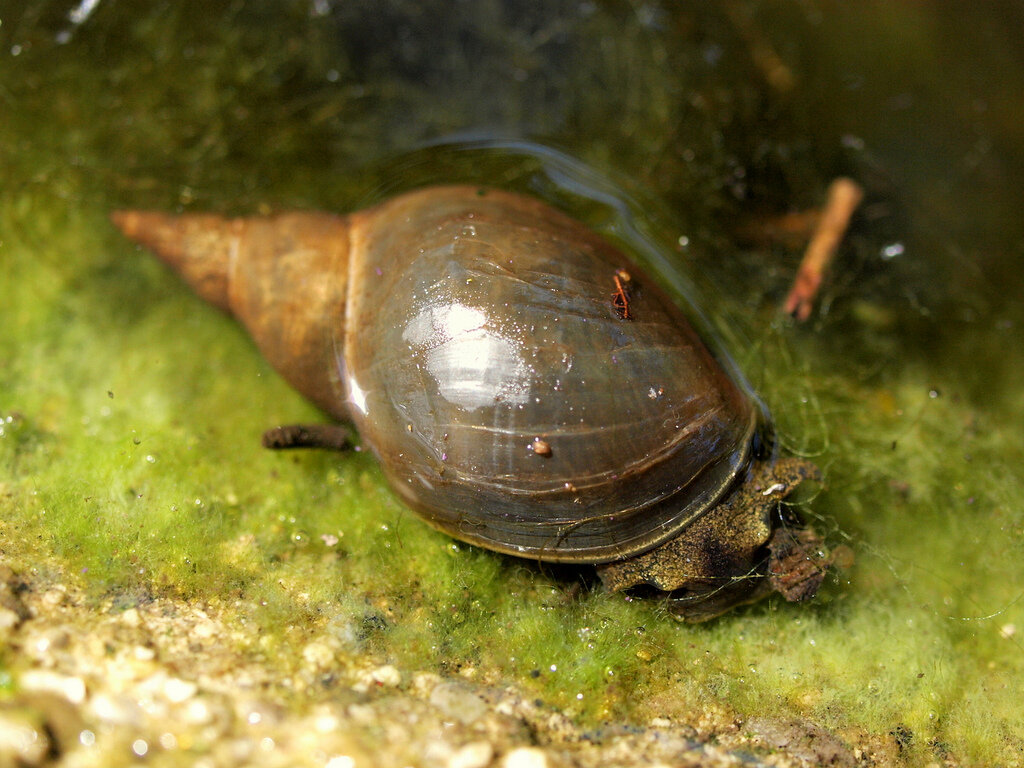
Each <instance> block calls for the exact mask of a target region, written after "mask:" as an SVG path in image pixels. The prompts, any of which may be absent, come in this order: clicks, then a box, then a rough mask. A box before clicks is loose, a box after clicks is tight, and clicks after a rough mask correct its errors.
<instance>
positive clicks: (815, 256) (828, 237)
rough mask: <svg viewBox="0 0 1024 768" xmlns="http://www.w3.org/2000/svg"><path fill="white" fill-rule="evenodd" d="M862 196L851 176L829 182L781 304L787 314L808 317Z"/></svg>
mask: <svg viewBox="0 0 1024 768" xmlns="http://www.w3.org/2000/svg"><path fill="white" fill-rule="evenodd" d="M863 199H864V190H863V188H862V187H861V186H860V184H858V183H857V182H855V181H854V180H853V179H848V178H845V177H840V178H838V179H836V180H835V181H833V182H832V183H831V184H830V185H829V188H828V197H827V199H826V201H825V207H824V209H823V210H822V212H821V218H820V219H819V220H818V225H817V227H815V230H814V235H813V236H812V237H811V242H810V243H809V244H808V245H807V250H806V251H804V257H803V260H802V261H801V262H800V268H799V269H798V270H797V273H796V279H794V281H793V287H792V288H790V290H789V295H788V296H786V302H785V304H784V305H783V306H784V309H785V311H786V313H787V314H790V315H792V316H793V317H795V318H796V319H797V320H800V321H804V320H806V319H807V318H808V317H810V316H811V310H812V309H813V308H814V299H815V297H816V296H817V295H818V289H819V288H820V287H821V281H822V279H823V278H824V276H825V272H826V271H827V270H828V267H829V265H830V264H831V263H832V259H833V258H834V257H835V254H836V249H837V248H838V247H839V243H840V242H841V241H842V239H843V236H844V235H845V234H846V230H847V228H848V227H849V225H850V218H851V217H852V216H853V212H854V211H855V210H857V206H858V205H860V202H861V200H863Z"/></svg>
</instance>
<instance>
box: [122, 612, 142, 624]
mask: <svg viewBox="0 0 1024 768" xmlns="http://www.w3.org/2000/svg"><path fill="white" fill-rule="evenodd" d="M121 623H122V624H124V625H125V626H126V627H137V626H139V625H140V624H141V623H142V617H141V616H139V611H138V609H137V608H129V609H128V610H127V611H125V612H124V613H122V614H121Z"/></svg>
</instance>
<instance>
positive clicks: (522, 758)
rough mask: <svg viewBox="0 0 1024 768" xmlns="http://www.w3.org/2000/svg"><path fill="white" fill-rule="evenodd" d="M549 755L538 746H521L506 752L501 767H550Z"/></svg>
mask: <svg viewBox="0 0 1024 768" xmlns="http://www.w3.org/2000/svg"><path fill="white" fill-rule="evenodd" d="M549 764H550V763H549V762H548V756H547V755H546V754H544V752H542V751H541V750H539V749H537V748H536V747H519V748H518V749H513V750H512V751H511V752H506V753H505V755H504V756H503V757H502V758H501V763H500V765H501V768H548V765H549Z"/></svg>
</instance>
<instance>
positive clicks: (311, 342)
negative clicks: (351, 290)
mask: <svg viewBox="0 0 1024 768" xmlns="http://www.w3.org/2000/svg"><path fill="white" fill-rule="evenodd" d="M110 218H111V221H113V223H114V225H115V226H116V227H117V228H118V229H120V230H121V232H123V233H124V234H125V235H126V236H127V237H128V238H130V239H131V240H134V241H135V242H137V243H139V244H140V245H143V246H145V247H146V248H148V249H150V250H151V251H153V252H154V253H156V255H157V256H159V257H160V259H161V260H163V261H164V262H165V263H167V264H168V265H169V266H170V267H171V268H172V269H174V270H175V271H176V272H177V273H178V274H180V275H181V276H182V278H184V280H185V282H187V283H188V284H189V286H190V287H191V288H192V289H193V290H194V291H195V292H196V293H198V294H199V295H200V296H201V297H202V298H203V299H205V300H206V301H208V302H210V303H211V304H214V305H215V306H217V307H220V308H221V309H222V310H224V311H226V312H229V313H231V314H232V315H234V316H235V317H237V318H238V319H239V320H240V321H241V322H242V324H243V325H245V327H246V329H247V330H248V331H249V333H250V335H251V336H252V338H253V340H254V341H255V342H256V345H257V346H258V347H259V349H260V351H261V352H262V353H263V355H264V357H266V358H267V360H268V361H269V362H270V363H271V364H272V365H273V366H274V368H276V369H277V371H278V372H279V373H280V374H281V375H282V376H284V378H285V379H287V380H288V382H289V383H290V384H291V385H292V386H294V387H295V388H296V389H297V390H299V391H300V392H301V393H302V394H303V395H305V396H306V397H307V398H309V399H310V400H312V401H313V402H314V403H315V404H317V405H318V406H319V407H320V408H322V409H324V410H325V411H327V412H328V413H330V414H331V415H333V416H335V417H336V418H344V417H345V416H346V412H345V408H344V404H343V402H342V398H341V397H340V396H339V394H338V393H339V391H340V390H339V389H338V387H337V381H336V380H335V378H336V376H337V365H336V364H335V349H334V348H335V343H336V342H337V341H338V340H339V339H340V338H341V336H342V332H343V330H344V322H345V306H346V292H347V287H348V266H349V240H350V238H349V234H350V233H349V228H350V220H349V218H348V217H345V216H337V215H334V214H329V213H321V212H315V211H308V212H289V213H280V214H276V215H273V216H261V217H251V218H234V219H233V218H226V217H223V216H217V215H213V214H192V213H189V214H182V215H179V216H174V215H171V214H166V213H161V212H158V211H135V210H121V211H114V212H113V213H112V214H111V216H110Z"/></svg>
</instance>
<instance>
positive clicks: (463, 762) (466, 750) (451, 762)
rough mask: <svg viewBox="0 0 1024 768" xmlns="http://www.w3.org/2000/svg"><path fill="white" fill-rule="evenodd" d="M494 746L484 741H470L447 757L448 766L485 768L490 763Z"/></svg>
mask: <svg viewBox="0 0 1024 768" xmlns="http://www.w3.org/2000/svg"><path fill="white" fill-rule="evenodd" d="M493 757H494V747H492V746H491V745H490V743H489V742H486V741H471V742H470V743H469V744H466V745H465V746H462V747H459V749H457V750H455V752H454V754H452V756H451V757H449V758H448V768H485V766H488V765H490V764H491V759H492V758H493Z"/></svg>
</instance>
